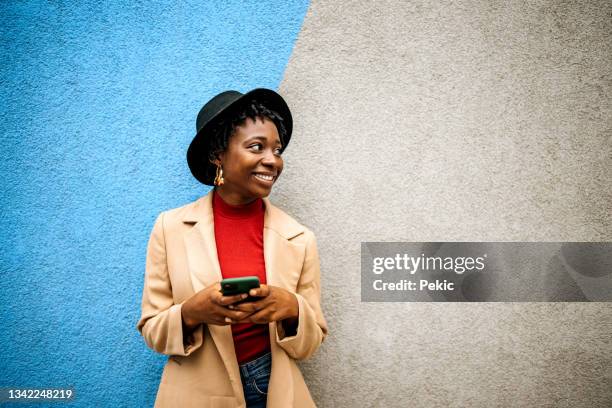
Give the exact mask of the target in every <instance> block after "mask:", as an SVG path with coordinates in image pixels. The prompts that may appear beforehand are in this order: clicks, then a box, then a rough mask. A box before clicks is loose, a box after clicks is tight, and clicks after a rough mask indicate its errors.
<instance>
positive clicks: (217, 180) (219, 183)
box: [215, 166, 224, 187]
mask: <svg viewBox="0 0 612 408" xmlns="http://www.w3.org/2000/svg"><path fill="white" fill-rule="evenodd" d="M223 183H224V180H223V169H222V168H221V166H217V175H216V177H215V186H217V187H221V186H222V185H223Z"/></svg>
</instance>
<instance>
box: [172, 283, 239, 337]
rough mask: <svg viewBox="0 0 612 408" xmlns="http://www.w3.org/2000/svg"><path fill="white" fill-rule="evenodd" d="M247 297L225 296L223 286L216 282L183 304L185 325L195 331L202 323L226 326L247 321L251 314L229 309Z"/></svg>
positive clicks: (182, 310) (182, 312)
mask: <svg viewBox="0 0 612 408" xmlns="http://www.w3.org/2000/svg"><path fill="white" fill-rule="evenodd" d="M246 297H247V295H246V294H240V295H233V296H223V295H222V293H221V284H220V283H219V282H216V283H214V284H212V285H210V286H208V287H207V288H205V289H202V290H201V291H199V292H198V293H196V294H195V295H193V296H192V297H190V298H189V299H187V301H186V302H185V303H183V307H182V308H181V314H182V317H183V323H184V324H185V326H187V328H189V329H193V328H194V327H196V326H197V325H199V324H200V323H206V324H216V325H221V326H224V325H227V324H231V323H236V322H237V321H239V320H243V319H246V318H247V317H248V316H249V315H250V313H249V312H247V311H240V310H230V309H228V306H230V305H232V304H234V303H236V302H238V301H240V300H243V299H245V298H246Z"/></svg>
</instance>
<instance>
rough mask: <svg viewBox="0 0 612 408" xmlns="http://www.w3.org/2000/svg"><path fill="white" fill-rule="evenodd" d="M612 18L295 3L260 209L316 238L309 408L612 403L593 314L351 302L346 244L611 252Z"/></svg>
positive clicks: (602, 316) (600, 312)
mask: <svg viewBox="0 0 612 408" xmlns="http://www.w3.org/2000/svg"><path fill="white" fill-rule="evenodd" d="M611 68H612V5H611V3H610V2H609V1H589V2H553V1H539V2H529V3H528V4H525V3H524V2H513V1H511V2H486V1H482V2H478V1H475V2H462V1H460V2H425V3H423V2H410V3H403V2H393V1H377V2H351V1H334V2H320V1H313V2H312V3H311V5H310V8H309V11H308V13H307V16H306V18H305V21H304V25H303V27H302V31H301V33H300V36H299V38H298V41H297V44H296V46H295V49H294V51H293V55H292V58H291V60H290V62H289V64H288V67H287V70H286V72H285V78H284V80H283V83H282V85H281V88H280V90H281V93H282V94H283V95H286V97H287V99H288V101H289V103H290V106H292V108H293V110H294V115H295V118H296V121H295V122H296V123H295V125H296V128H295V133H294V135H295V136H294V138H293V140H292V145H291V146H290V148H289V149H288V150H287V152H286V169H285V172H284V175H283V179H282V180H281V181H280V183H279V185H278V186H277V187H276V191H275V192H274V196H273V198H274V199H275V201H276V202H277V203H278V204H280V205H281V206H282V207H284V208H286V209H287V210H288V211H289V212H290V213H291V214H293V215H295V216H296V217H297V218H298V219H300V220H301V221H302V222H304V223H305V224H306V225H308V226H310V227H311V228H312V229H313V230H314V231H315V233H316V234H317V238H318V241H319V246H320V252H321V259H322V270H323V277H322V281H323V290H324V293H323V296H324V299H323V301H324V308H325V312H326V317H327V318H328V320H329V324H330V328H331V335H330V337H329V338H328V340H327V341H326V343H325V344H324V346H323V349H322V350H321V352H320V353H319V354H318V356H317V357H316V358H315V359H314V360H312V361H310V362H308V363H306V364H304V365H303V367H304V371H305V375H306V377H307V381H308V383H309V384H310V387H311V390H312V392H313V394H314V396H315V398H316V399H317V401H318V402H319V404H320V405H321V406H323V407H337V406H389V407H404V406H417V407H446V406H453V407H455V406H456V407H459V406H474V407H489V406H581V407H593V406H601V407H603V406H611V405H612V371H611V368H610V367H612V314H611V312H612V306H611V305H610V304H609V303H515V304H512V303H473V304H459V303H456V304H442V303H439V304H435V303H424V304H410V303H397V304H372V303H361V302H360V288H359V282H360V279H359V277H360V275H359V273H360V272H359V270H360V265H359V259H360V258H359V248H360V242H361V241H376V240H381V241H602V240H603V241H609V240H611V239H610V238H611V236H612V229H611V217H610V213H611V208H612V205H611V204H610V203H611V202H612V194H611V192H612V188H611V187H610V176H611V168H612V159H611V156H612V153H611V136H612V120H611V119H612V114H611V109H610V108H611V107H610V100H611V99H610V96H611V91H612V75H611Z"/></svg>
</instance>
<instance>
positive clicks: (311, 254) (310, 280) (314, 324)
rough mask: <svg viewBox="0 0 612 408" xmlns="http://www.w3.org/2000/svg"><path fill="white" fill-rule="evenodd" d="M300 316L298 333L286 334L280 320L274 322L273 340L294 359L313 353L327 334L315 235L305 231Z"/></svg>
mask: <svg viewBox="0 0 612 408" xmlns="http://www.w3.org/2000/svg"><path fill="white" fill-rule="evenodd" d="M295 296H296V297H297V300H298V308H299V316H298V326H297V332H296V334H295V335H294V336H290V337H286V336H285V333H284V330H283V326H282V324H281V323H280V322H277V324H276V341H277V343H278V344H279V345H280V346H281V347H282V348H283V349H284V350H285V351H286V352H287V354H288V355H289V356H290V357H291V358H294V359H296V360H303V359H306V358H309V357H310V356H312V355H313V354H314V353H315V351H317V349H318V348H319V346H320V345H321V343H322V342H323V340H324V339H325V337H326V336H327V323H326V322H325V318H324V317H323V312H322V311H321V269H320V265H319V253H318V251H317V243H316V239H315V236H314V234H313V233H312V232H311V231H309V230H306V254H305V256H304V264H303V265H302V272H301V275H300V279H299V281H298V285H297V289H296V294H295Z"/></svg>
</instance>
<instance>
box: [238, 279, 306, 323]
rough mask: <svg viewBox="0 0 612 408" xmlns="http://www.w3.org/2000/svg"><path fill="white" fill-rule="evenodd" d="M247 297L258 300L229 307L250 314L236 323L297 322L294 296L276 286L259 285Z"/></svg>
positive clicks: (297, 313) (296, 302) (297, 311)
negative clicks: (286, 320)
mask: <svg viewBox="0 0 612 408" xmlns="http://www.w3.org/2000/svg"><path fill="white" fill-rule="evenodd" d="M249 295H251V296H253V297H258V298H260V299H259V300H256V301H254V302H244V303H239V304H234V305H231V306H230V308H231V309H233V310H239V311H242V312H249V313H251V314H250V315H249V316H248V317H247V318H245V319H244V320H241V321H238V322H237V323H257V324H263V323H269V322H276V321H279V320H285V319H289V320H290V321H292V320H297V318H298V315H299V307H298V301H297V298H296V297H295V295H294V294H293V293H291V292H289V291H288V290H286V289H283V288H279V287H278V286H268V285H261V286H260V287H259V288H256V289H251V291H250V292H249Z"/></svg>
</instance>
